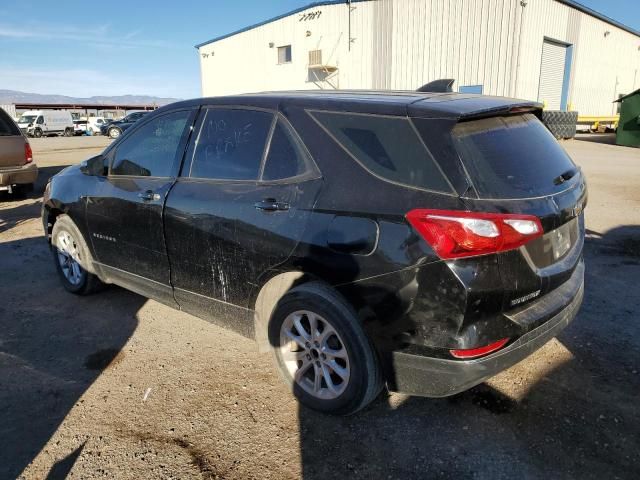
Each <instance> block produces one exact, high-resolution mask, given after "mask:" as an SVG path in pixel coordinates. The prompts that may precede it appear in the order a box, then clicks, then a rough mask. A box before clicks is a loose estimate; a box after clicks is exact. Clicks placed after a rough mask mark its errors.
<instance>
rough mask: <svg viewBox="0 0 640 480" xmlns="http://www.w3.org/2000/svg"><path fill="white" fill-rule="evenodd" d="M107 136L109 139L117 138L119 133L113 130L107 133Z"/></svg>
mask: <svg viewBox="0 0 640 480" xmlns="http://www.w3.org/2000/svg"><path fill="white" fill-rule="evenodd" d="M109 136H110V137H111V138H118V137H119V136H120V132H119V131H118V130H117V129H115V128H114V129H112V130H111V131H110V132H109Z"/></svg>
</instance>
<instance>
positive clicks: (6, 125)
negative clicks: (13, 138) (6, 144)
mask: <svg viewBox="0 0 640 480" xmlns="http://www.w3.org/2000/svg"><path fill="white" fill-rule="evenodd" d="M7 135H20V130H19V129H18V127H16V124H15V123H13V120H11V118H10V117H9V115H7V113H5V111H4V110H2V109H0V136H3V137H4V136H7Z"/></svg>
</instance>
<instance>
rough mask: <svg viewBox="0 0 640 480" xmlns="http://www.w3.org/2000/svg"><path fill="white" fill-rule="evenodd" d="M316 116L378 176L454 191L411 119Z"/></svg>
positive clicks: (404, 182) (413, 184)
mask: <svg viewBox="0 0 640 480" xmlns="http://www.w3.org/2000/svg"><path fill="white" fill-rule="evenodd" d="M313 116H314V117H315V118H316V119H317V120H318V121H319V122H320V123H321V124H322V125H323V126H324V127H325V128H326V129H327V130H328V131H329V132H330V133H331V134H332V135H333V136H334V137H335V138H336V139H337V140H338V142H340V143H341V144H342V146H343V148H345V149H346V150H347V151H348V152H349V153H350V154H351V155H352V156H353V157H355V159H356V160H358V161H359V162H360V163H361V164H362V165H363V166H364V167H365V168H366V169H368V170H369V171H371V172H373V173H374V174H375V175H378V176H380V177H382V178H385V179H387V180H391V181H393V182H397V183H402V184H405V185H410V186H413V187H419V188H425V189H428V190H436V191H443V192H450V191H451V187H450V186H449V184H448V183H447V181H446V180H445V178H444V176H443V174H442V172H441V171H440V170H439V169H438V166H437V165H436V163H435V161H434V159H433V157H432V156H431V154H430V153H429V151H428V150H427V149H426V147H425V146H424V144H423V143H422V141H421V140H420V138H419V137H418V134H417V133H416V131H415V130H414V129H413V127H412V125H411V123H410V122H409V120H408V119H406V118H404V117H383V116H375V115H359V114H351V113H350V114H341V113H328V112H313Z"/></svg>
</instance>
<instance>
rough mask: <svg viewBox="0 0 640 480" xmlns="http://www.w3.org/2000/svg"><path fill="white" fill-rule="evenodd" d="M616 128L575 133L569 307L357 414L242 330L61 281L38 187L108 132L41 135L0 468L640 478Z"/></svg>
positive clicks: (633, 196) (637, 261)
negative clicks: (446, 391)
mask: <svg viewBox="0 0 640 480" xmlns="http://www.w3.org/2000/svg"><path fill="white" fill-rule="evenodd" d="M607 138H608V137H606V136H582V135H580V136H579V139H578V140H572V141H568V142H564V143H563V145H564V147H565V148H566V149H567V150H568V151H569V153H570V154H571V155H572V157H573V158H574V159H575V161H576V162H577V163H578V164H579V165H581V166H582V167H583V169H584V171H585V172H586V174H587V177H588V180H589V188H590V203H589V206H588V208H587V213H586V215H587V226H588V230H589V231H588V238H587V242H586V247H585V257H586V260H587V279H586V296H585V301H584V304H583V307H582V309H581V311H580V313H579V315H578V318H577V319H576V320H575V322H574V323H573V324H572V325H571V326H570V327H569V328H568V329H567V330H565V331H564V332H563V333H562V334H561V335H560V337H559V338H558V339H554V340H552V341H551V342H549V343H548V344H547V345H545V346H544V347H543V348H542V349H541V350H539V351H538V352H536V353H535V354H533V355H532V356H531V357H529V358H528V359H527V360H525V361H523V362H521V363H520V364H518V365H516V366H514V367H513V368H511V369H510V370H508V371H506V372H504V373H502V374H500V375H499V376H497V377H494V378H493V379H491V380H490V381H489V382H487V383H486V384H483V385H480V386H478V387H476V388H474V389H472V390H470V391H468V392H465V393H463V394H461V395H458V396H456V397H453V398H449V399H438V400H434V399H425V398H416V397H406V396H403V395H399V394H391V395H388V394H384V395H382V396H381V397H380V398H379V399H378V400H376V402H374V404H373V405H372V406H371V407H369V408H367V409H366V410H364V411H363V412H361V413H359V414H357V415H354V416H351V417H347V418H335V417H327V416H323V415H320V414H317V413H314V412H311V411H308V410H306V409H300V408H299V407H298V405H297V403H296V402H295V401H294V399H293V397H292V396H291V394H290V393H289V392H288V390H287V388H286V387H285V386H284V385H283V384H282V383H281V382H280V380H279V379H278V376H277V374H276V373H275V372H274V371H273V368H272V366H271V362H270V357H269V355H268V354H258V353H257V352H256V348H255V346H254V344H253V343H252V342H251V341H249V340H247V339H245V338H243V337H240V336H238V335H236V334H234V333H231V332H229V331H226V330H223V329H221V328H218V327H216V326H214V325H211V324H209V323H207V322H205V321H203V320H200V319H197V318H195V317H191V316H189V315H186V314H184V313H180V312H176V311H174V310H171V309H169V308H168V307H165V306H163V305H161V304H159V303H157V302H154V301H150V300H147V299H145V298H142V297H140V296H138V295H135V294H133V293H129V292H127V291H125V290H122V289H120V288H116V287H113V288H109V289H107V290H106V291H104V292H102V293H100V294H97V295H94V296H91V297H85V298H79V297H75V296H73V295H71V294H68V293H66V292H65V291H64V290H63V288H62V287H61V286H60V283H59V282H58V280H57V278H56V276H55V271H54V267H53V263H52V260H51V258H50V255H51V254H50V253H49V251H48V249H47V247H46V244H45V242H44V240H43V238H42V231H41V225H40V220H39V209H40V201H41V193H42V188H43V185H44V181H45V180H46V178H48V177H49V176H51V175H52V174H54V173H55V172H56V171H58V170H59V169H60V168H61V166H63V165H67V164H69V163H75V162H78V161H80V160H81V159H83V158H86V157H89V156H91V155H92V154H94V153H97V152H99V151H100V150H101V148H103V147H104V146H105V145H107V144H108V142H109V141H108V139H104V138H100V137H82V138H69V139H64V138H46V139H34V140H32V142H31V143H32V146H33V149H34V154H35V159H36V161H37V163H38V165H39V166H40V172H41V173H40V178H39V184H38V186H37V188H36V191H35V192H34V194H33V195H31V196H30V197H29V198H26V199H16V198H10V197H8V196H7V195H4V194H3V195H2V196H0V267H1V268H2V274H0V292H2V297H1V298H2V302H1V303H0V479H5V478H7V479H10V478H16V477H19V478H29V479H41V478H45V477H46V478H49V479H57V478H101V477H105V478H122V479H128V478H131V479H141V478H167V479H168V478H180V479H199V478H207V479H209V478H225V479H250V478H259V479H261V478H274V479H288V478H300V477H302V478H305V479H315V478H322V479H327V478H346V477H348V478H367V479H369V478H403V479H404V478H456V479H457V480H462V479H467V478H474V479H484V478H491V479H500V478H509V479H510V478H513V477H515V476H517V477H519V478H522V479H530V478H531V479H533V478H543V477H547V478H553V479H562V478H567V479H573V478H581V479H588V478H598V479H603V478H606V479H615V478H625V479H636V478H640V407H639V398H640V325H639V323H638V321H639V319H640V315H638V304H639V303H640V287H639V285H640V190H639V189H638V185H640V150H638V149H631V148H625V147H617V146H614V145H608V144H603V143H599V141H601V140H606V139H607ZM594 139H595V140H596V142H593V141H592V140H594ZM66 476H68V477H66Z"/></svg>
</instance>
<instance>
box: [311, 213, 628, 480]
mask: <svg viewBox="0 0 640 480" xmlns="http://www.w3.org/2000/svg"><path fill="white" fill-rule="evenodd" d="M638 246H640V227H639V226H635V225H634V226H626V227H621V228H618V229H615V230H612V231H609V232H606V233H605V234H600V233H598V232H588V238H587V240H586V246H585V257H586V262H587V274H586V295H585V300H584V303H583V306H582V309H581V311H580V313H579V314H578V317H577V318H576V320H575V321H574V322H573V323H572V324H571V325H570V326H569V327H568V328H567V329H566V330H565V331H564V332H562V333H561V335H560V336H559V338H558V339H557V340H556V341H554V342H559V344H558V343H556V344H555V345H553V346H551V345H547V346H546V347H545V348H546V349H548V351H547V353H545V355H544V357H541V360H537V361H536V362H535V368H536V369H537V370H538V371H537V372H536V371H534V372H533V374H532V373H531V371H530V370H529V377H523V376H521V375H526V373H522V372H523V371H526V370H527V368H526V366H525V367H519V366H518V367H515V368H514V370H512V371H511V372H510V373H509V376H508V377H507V378H508V382H507V383H513V384H516V385H515V386H518V385H519V388H517V389H516V390H519V391H523V390H524V394H523V395H520V396H518V398H514V397H513V396H512V395H509V394H506V393H504V392H503V391H502V390H503V389H505V390H509V389H508V388H505V387H504V381H502V382H499V385H500V387H501V388H494V387H491V386H489V385H487V384H482V385H479V386H477V387H475V388H473V389H471V390H469V391H467V392H464V393H462V394H459V395H456V396H454V397H450V398H446V399H426V398H418V397H410V398H407V397H401V396H393V397H388V396H387V395H382V396H381V397H380V398H379V399H378V400H377V401H376V402H375V403H374V404H373V405H372V406H370V407H369V408H367V409H366V410H364V411H362V412H360V413H358V414H356V415H354V416H351V417H346V418H336V417H330V416H326V415H321V414H318V413H315V412H313V411H310V410H307V409H304V408H303V409H301V410H300V412H299V418H300V425H301V427H300V439H301V441H300V450H301V462H302V470H303V478H305V479H307V480H309V479H326V478H363V479H364V478H385V479H386V478H398V479H400V478H402V479H407V478H430V479H431V478H447V479H449V478H455V479H457V480H460V479H484V478H491V479H496V478H514V477H517V478H522V479H539V478H553V479H575V478H612V479H613V478H621V479H633V478H638V476H639V473H640V467H639V466H638V465H640V409H638V407H637V403H638V394H639V393H640V324H638V322H637V318H638V316H637V305H638V303H639V302H640V288H639V287H638V285H640V250H638ZM555 350H557V351H559V352H561V353H562V352H563V353H564V356H562V357H556V356H554V354H553V353H552V352H553V351H555ZM533 360H534V358H533V357H531V360H529V361H533ZM525 362H527V360H525ZM530 368H533V367H530ZM523 385H524V388H522V386H523Z"/></svg>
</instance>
